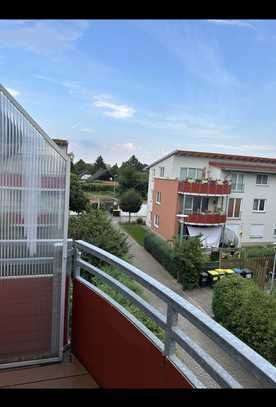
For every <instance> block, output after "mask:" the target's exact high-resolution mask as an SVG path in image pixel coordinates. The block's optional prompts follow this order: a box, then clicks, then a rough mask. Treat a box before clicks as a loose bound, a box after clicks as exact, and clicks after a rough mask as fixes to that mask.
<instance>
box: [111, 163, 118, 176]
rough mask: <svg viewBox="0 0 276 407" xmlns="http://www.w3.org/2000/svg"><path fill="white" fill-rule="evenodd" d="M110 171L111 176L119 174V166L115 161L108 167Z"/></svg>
mask: <svg viewBox="0 0 276 407" xmlns="http://www.w3.org/2000/svg"><path fill="white" fill-rule="evenodd" d="M110 172H111V175H112V177H113V178H114V176H115V175H116V176H118V175H119V167H118V165H117V163H116V164H114V165H113V166H112V167H111V168H110Z"/></svg>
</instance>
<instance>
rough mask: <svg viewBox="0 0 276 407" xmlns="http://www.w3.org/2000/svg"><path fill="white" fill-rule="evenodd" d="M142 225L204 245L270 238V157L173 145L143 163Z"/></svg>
mask: <svg viewBox="0 0 276 407" xmlns="http://www.w3.org/2000/svg"><path fill="white" fill-rule="evenodd" d="M148 169H149V187H148V211H147V225H148V226H149V227H150V228H151V229H152V230H153V231H154V232H155V233H157V234H158V235H160V236H161V237H163V238H164V239H166V240H171V239H173V238H174V237H177V238H180V239H182V238H183V237H185V236H187V235H189V236H191V235H199V234H201V235H202V242H203V244H204V245H205V246H206V247H218V245H219V243H220V242H222V241H224V242H228V243H230V242H231V243H234V244H236V245H255V244H258V245H259V244H272V243H274V242H276V205H275V202H276V159H275V158H265V157H253V156H239V155H231V154H217V153H205V152H195V151H194V152H193V151H184V150H176V151H174V152H172V153H170V154H168V155H167V156H165V157H163V158H161V159H159V160H157V161H155V162H154V163H152V164H151V165H149V166H148Z"/></svg>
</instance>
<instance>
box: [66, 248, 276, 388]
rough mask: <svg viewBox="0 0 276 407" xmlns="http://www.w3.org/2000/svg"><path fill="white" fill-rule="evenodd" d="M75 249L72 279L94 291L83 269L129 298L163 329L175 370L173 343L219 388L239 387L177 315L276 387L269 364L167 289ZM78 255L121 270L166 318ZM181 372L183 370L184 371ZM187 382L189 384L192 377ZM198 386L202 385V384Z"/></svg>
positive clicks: (109, 259) (275, 371) (110, 259)
mask: <svg viewBox="0 0 276 407" xmlns="http://www.w3.org/2000/svg"><path fill="white" fill-rule="evenodd" d="M74 247H75V249H76V253H77V254H76V257H75V266H74V277H75V278H76V279H78V280H80V281H81V282H84V283H85V284H86V285H88V286H89V287H90V289H92V290H94V288H93V287H94V286H93V285H92V284H89V283H87V281H86V280H85V279H83V278H82V277H81V276H80V269H84V270H86V271H88V272H89V273H91V274H93V275H96V276H97V277H98V278H100V279H101V280H103V281H104V282H106V283H107V284H108V285H110V286H111V287H113V288H114V289H116V290H117V291H119V292H121V293H122V294H123V295H125V296H126V297H128V298H130V299H131V300H132V301H133V302H134V303H135V304H136V305H137V306H138V307H139V308H141V309H142V310H143V311H144V312H145V313H146V314H147V315H148V316H149V317H150V318H152V319H153V320H154V321H155V322H156V323H157V324H158V325H159V326H160V327H161V328H163V329H165V346H164V350H163V352H164V355H165V356H166V357H167V358H168V359H170V360H171V361H172V362H174V363H176V362H177V364H178V367H179V366H180V365H181V363H180V361H179V360H178V359H177V357H176V355H175V345H176V343H178V344H179V345H180V346H181V347H182V349H183V350H185V351H186V352H187V353H188V354H190V355H191V356H192V357H193V359H194V360H195V361H196V362H197V363H198V364H199V365H201V366H202V367H203V368H204V369H205V371H206V372H207V373H208V374H209V375H210V376H211V377H212V378H213V379H214V380H215V381H216V382H217V383H218V384H220V385H222V387H230V388H240V387H242V386H241V385H240V383H238V382H237V381H236V380H235V379H234V378H233V377H232V376H231V375H230V374H229V373H228V372H227V371H226V370H225V369H224V368H223V367H222V366H221V365H220V364H219V363H218V362H217V361H215V360H214V359H213V358H212V357H211V356H210V355H209V354H208V353H207V352H206V351H205V350H203V349H202V348H201V347H200V346H199V345H197V344H196V343H194V342H193V341H192V340H191V339H190V338H188V337H187V336H185V335H184V334H183V333H182V331H181V330H180V329H179V328H177V326H176V325H177V317H178V314H180V315H182V316H183V317H185V318H186V319H187V320H188V321H189V322H190V323H192V325H193V326H195V327H196V328H198V329H199V330H200V331H201V332H203V333H204V334H206V335H207V336H208V337H210V338H211V339H212V340H213V341H214V342H215V343H216V344H217V345H219V346H220V347H221V348H222V349H223V350H224V351H227V352H228V354H229V355H231V357H233V359H234V360H236V361H237V362H238V363H240V365H242V366H243V367H244V368H245V369H246V370H247V371H249V372H250V373H251V374H252V375H254V376H255V377H256V378H257V379H258V380H260V382H261V383H262V384H263V385H264V386H266V387H273V388H276V368H275V367H274V366H273V365H272V364H271V363H269V362H268V361H267V360H266V359H264V358H263V357H262V356H261V355H259V354H258V353H257V352H255V351H254V350H253V349H251V348H250V347H249V346H247V345H246V344H245V343H244V342H242V341H241V340H240V339H238V338H237V337H236V336H234V335H233V334H231V333H230V332H229V331H227V330H226V329H225V328H223V327H222V326H221V325H220V324H218V323H217V322H215V321H214V320H213V319H212V318H210V317H209V316H208V315H207V314H205V313H203V312H202V311H200V310H199V309H198V308H197V307H195V306H194V305H192V304H191V303H190V302H188V301H187V300H185V299H184V298H182V297H181V296H180V295H178V294H176V293H175V292H174V291H172V290H171V289H170V288H168V287H166V286H165V285H163V284H162V283H160V282H159V281H157V280H155V279H154V278H152V277H150V276H149V275H148V274H146V273H144V272H143V271H141V270H139V269H138V268H137V267H135V266H133V265H132V264H129V263H128V262H126V261H124V260H122V259H120V258H118V257H116V256H114V255H112V254H111V253H109V252H107V251H105V250H103V249H100V248H98V247H96V246H94V245H92V244H90V243H87V242H84V241H82V240H78V241H75V242H74ZM79 251H80V252H79ZM81 252H84V253H87V254H90V255H93V256H95V257H97V258H98V259H100V260H103V261H105V262H106V263H108V264H110V265H112V266H115V267H116V268H117V269H119V270H121V271H123V272H124V273H126V274H127V275H129V276H130V277H132V278H133V279H134V280H136V281H137V282H138V283H140V284H141V285H142V286H144V287H145V288H146V289H148V290H149V291H151V292H152V293H154V294H155V295H157V296H158V297H159V298H160V299H162V300H163V301H164V302H165V303H166V304H167V316H166V319H165V318H164V316H163V315H162V314H161V313H160V312H159V311H158V310H157V309H155V308H154V307H153V306H152V305H150V304H148V303H147V302H146V301H144V300H143V299H142V298H140V297H139V296H137V295H136V294H135V293H134V292H132V291H131V290H129V289H128V288H127V287H125V286H124V285H123V284H122V283H120V282H118V281H117V280H116V279H114V278H113V277H111V276H110V275H109V274H108V273H106V272H104V271H102V270H100V269H99V268H97V267H95V266H93V265H91V264H89V263H88V262H86V261H84V260H82V259H81ZM180 370H182V371H183V369H180ZM184 370H185V375H186V376H187V374H188V373H187V367H185V369H184ZM190 373H191V372H190ZM188 379H189V380H190V381H191V382H192V380H191V378H188ZM200 387H204V386H203V385H202V386H200Z"/></svg>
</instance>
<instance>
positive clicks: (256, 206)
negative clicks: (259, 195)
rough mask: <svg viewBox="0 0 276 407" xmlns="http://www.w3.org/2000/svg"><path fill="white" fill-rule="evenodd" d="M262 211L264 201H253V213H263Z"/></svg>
mask: <svg viewBox="0 0 276 407" xmlns="http://www.w3.org/2000/svg"><path fill="white" fill-rule="evenodd" d="M264 210H265V199H254V201H253V211H255V212H264Z"/></svg>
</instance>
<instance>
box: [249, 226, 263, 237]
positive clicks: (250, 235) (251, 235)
mask: <svg viewBox="0 0 276 407" xmlns="http://www.w3.org/2000/svg"><path fill="white" fill-rule="evenodd" d="M251 226H263V229H264V224H258V223H253V224H251V225H249V232H248V236H249V237H250V238H252V239H259V238H263V237H264V235H263V234H262V235H261V234H256V235H253V234H251V233H250V227H251Z"/></svg>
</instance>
